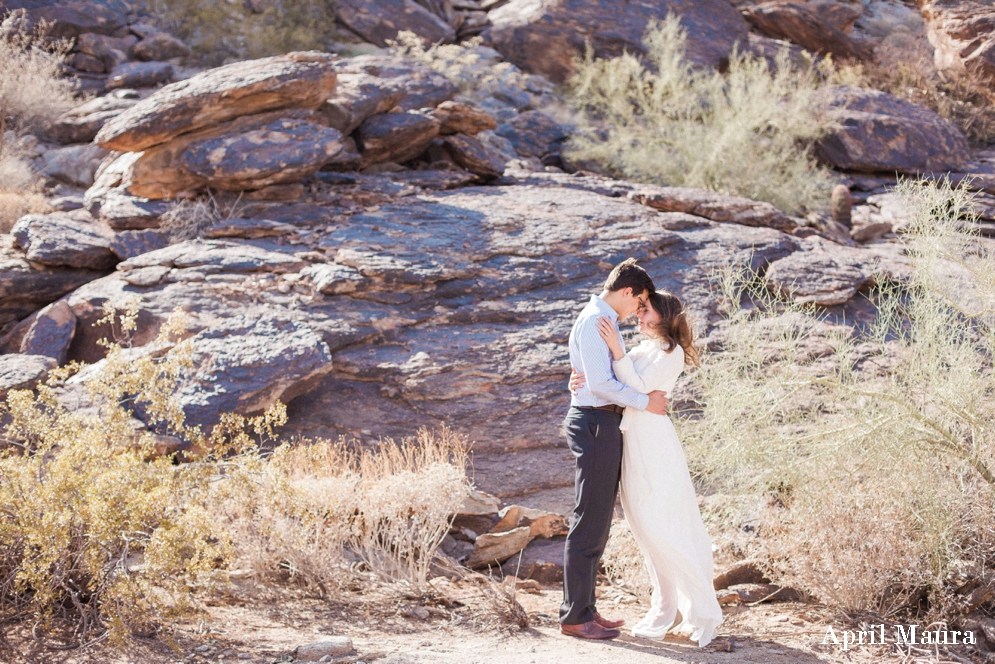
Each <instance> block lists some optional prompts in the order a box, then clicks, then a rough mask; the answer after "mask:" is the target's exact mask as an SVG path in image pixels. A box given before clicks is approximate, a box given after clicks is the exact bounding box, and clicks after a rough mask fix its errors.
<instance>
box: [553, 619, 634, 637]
mask: <svg viewBox="0 0 995 664" xmlns="http://www.w3.org/2000/svg"><path fill="white" fill-rule="evenodd" d="M560 631H561V632H563V633H564V634H566V635H567V636H576V637H577V638H578V639H614V638H615V637H616V636H618V635H620V634H621V632H619V631H618V630H617V629H608V628H607V627H602V626H601V625H599V624H598V621H596V620H589V621H587V622H586V623H581V624H580V625H560Z"/></svg>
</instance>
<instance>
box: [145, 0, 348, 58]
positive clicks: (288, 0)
mask: <svg viewBox="0 0 995 664" xmlns="http://www.w3.org/2000/svg"><path fill="white" fill-rule="evenodd" d="M146 7H147V10H148V12H149V14H151V15H152V16H153V17H155V20H156V22H158V23H159V24H160V25H162V27H163V28H165V29H168V30H169V31H170V32H172V33H173V34H175V35H176V36H177V37H179V38H181V39H183V40H184V41H186V42H187V43H188V44H189V45H190V47H191V49H192V50H193V54H194V56H195V57H196V58H198V59H200V60H201V61H203V62H204V63H205V64H211V65H217V64H221V63H222V62H223V61H224V60H226V59H228V58H234V59H238V60H243V59H251V58H261V57H265V56H269V55H280V54H282V53H289V52H290V51H307V50H319V51H325V50H330V44H331V43H332V42H333V41H334V37H335V6H334V3H333V2H332V1H331V0H274V1H267V0H251V1H249V2H244V3H243V2H203V1H202V0H148V2H147V3H146Z"/></svg>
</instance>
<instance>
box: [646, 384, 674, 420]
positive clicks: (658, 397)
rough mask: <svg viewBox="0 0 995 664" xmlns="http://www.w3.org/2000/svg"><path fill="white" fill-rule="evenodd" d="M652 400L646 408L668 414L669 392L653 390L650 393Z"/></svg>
mask: <svg viewBox="0 0 995 664" xmlns="http://www.w3.org/2000/svg"><path fill="white" fill-rule="evenodd" d="M648 396H649V398H650V402H649V405H647V406H646V410H648V411H649V412H651V413H654V414H655V415H666V414H667V402H668V401H669V399H667V393H666V392H661V391H660V390H653V391H652V392H650V393H649V395H648Z"/></svg>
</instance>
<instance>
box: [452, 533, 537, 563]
mask: <svg viewBox="0 0 995 664" xmlns="http://www.w3.org/2000/svg"><path fill="white" fill-rule="evenodd" d="M531 540H532V536H531V535H530V534H529V527H528V526H522V527H521V528H515V529H513V530H509V531H506V532H502V533H486V534H484V535H480V536H479V537H478V538H477V541H476V542H475V543H474V547H473V553H472V554H470V558H469V559H468V560H467V561H466V563H465V565H466V566H467V567H469V568H470V569H480V568H483V567H488V566H491V565H494V566H497V565H500V564H501V563H503V562H504V561H506V560H508V559H509V558H511V557H512V556H513V555H515V554H516V553H518V552H519V551H521V550H522V549H524V548H525V546H526V545H527V544H528V543H529V542H530V541H531Z"/></svg>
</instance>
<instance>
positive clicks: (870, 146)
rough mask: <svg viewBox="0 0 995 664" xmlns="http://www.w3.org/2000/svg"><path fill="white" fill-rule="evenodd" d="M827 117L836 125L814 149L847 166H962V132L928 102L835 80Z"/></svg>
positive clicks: (914, 169)
mask: <svg viewBox="0 0 995 664" xmlns="http://www.w3.org/2000/svg"><path fill="white" fill-rule="evenodd" d="M828 118H829V119H830V120H832V121H833V122H836V123H837V124H838V125H839V129H837V130H836V131H834V132H833V133H831V134H830V135H829V136H827V137H825V138H823V139H822V140H821V141H819V143H818V144H817V146H816V155H817V156H818V157H819V159H821V160H822V161H824V162H826V163H828V164H831V165H832V166H835V167H836V168H840V169H844V170H850V171H888V172H895V171H899V172H901V173H919V172H925V173H928V172H942V171H949V170H963V169H964V166H965V164H966V163H967V159H968V158H969V156H970V150H969V147H968V143H967V139H966V138H965V137H964V133H963V132H962V131H961V130H960V129H959V128H958V127H957V125H955V124H954V123H952V122H950V121H949V120H947V119H945V118H942V117H940V116H939V115H937V114H936V113H934V112H933V111H930V110H929V109H927V108H924V107H922V106H919V105H918V104H913V103H912V102H910V101H906V100H904V99H900V98H899V97H895V96H893V95H889V94H887V93H885V92H880V91H878V90H870V89H867V88H855V87H851V86H835V87H834V88H833V89H832V91H831V97H830V101H829V112H828Z"/></svg>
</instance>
